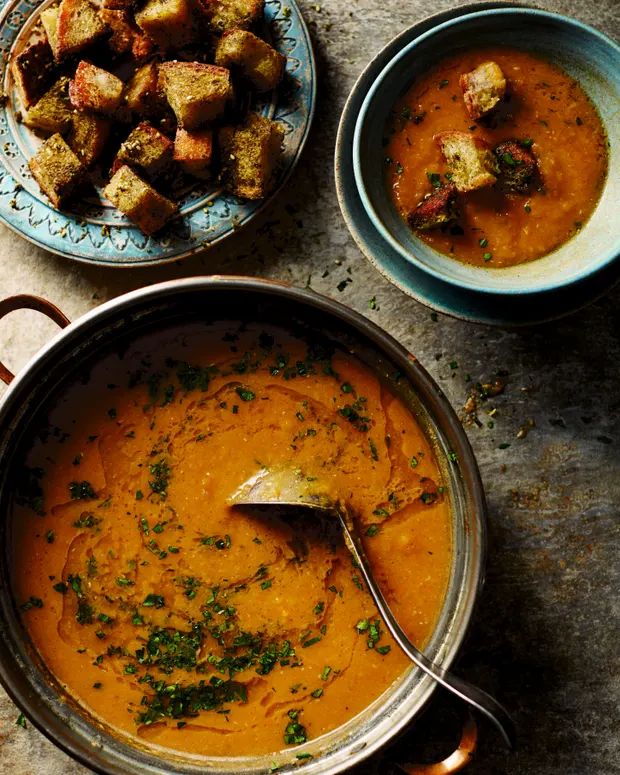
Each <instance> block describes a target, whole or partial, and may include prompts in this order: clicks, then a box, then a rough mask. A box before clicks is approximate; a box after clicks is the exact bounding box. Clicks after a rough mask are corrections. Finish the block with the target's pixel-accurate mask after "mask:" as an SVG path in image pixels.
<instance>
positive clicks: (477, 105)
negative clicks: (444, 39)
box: [459, 62, 506, 120]
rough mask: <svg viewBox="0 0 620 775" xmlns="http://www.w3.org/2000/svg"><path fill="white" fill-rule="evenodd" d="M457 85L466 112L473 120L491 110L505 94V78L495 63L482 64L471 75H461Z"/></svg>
mask: <svg viewBox="0 0 620 775" xmlns="http://www.w3.org/2000/svg"><path fill="white" fill-rule="evenodd" d="M459 84H460V87H461V89H462V91H463V100H464V102H465V107H466V108H467V112H468V113H469V115H470V117H471V118H473V119H474V120H477V119H479V118H481V117H482V116H484V115H485V114H487V113H488V112H489V111H490V110H493V108H494V107H495V106H496V105H497V103H498V102H499V101H500V100H501V99H503V98H504V95H505V94H506V78H505V77H504V73H503V72H502V69H501V67H500V66H499V65H498V64H497V63H496V62H483V63H482V64H481V65H478V67H477V68H476V69H475V70H472V71H471V73H463V74H462V75H461V76H460V78H459Z"/></svg>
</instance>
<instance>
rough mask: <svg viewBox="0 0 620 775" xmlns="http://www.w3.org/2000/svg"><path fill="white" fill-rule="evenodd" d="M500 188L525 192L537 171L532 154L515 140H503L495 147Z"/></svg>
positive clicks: (514, 191) (535, 161)
mask: <svg viewBox="0 0 620 775" xmlns="http://www.w3.org/2000/svg"><path fill="white" fill-rule="evenodd" d="M495 156H496V157H497V165H498V167H499V180H500V184H501V186H502V188H503V189H504V190H505V191H509V192H512V193H516V194H527V193H528V191H529V190H530V189H531V187H532V183H533V182H534V179H535V177H536V176H537V173H538V161H537V159H536V157H535V156H534V154H533V153H532V152H531V151H529V150H527V149H526V148H524V147H523V145H521V144H520V143H519V142H518V141H517V140H504V141H503V142H501V143H500V144H499V145H498V146H496V148H495Z"/></svg>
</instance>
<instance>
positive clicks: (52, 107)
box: [22, 75, 73, 134]
mask: <svg viewBox="0 0 620 775" xmlns="http://www.w3.org/2000/svg"><path fill="white" fill-rule="evenodd" d="M72 115H73V108H72V106H71V103H70V101H69V79H68V78H67V77H65V76H64V75H63V76H62V77H61V78H59V79H58V80H57V81H56V83H55V84H54V85H53V86H52V88H51V89H50V90H49V91H47V92H45V94H44V95H43V96H42V97H41V99H40V100H39V101H38V102H37V103H36V104H35V105H33V106H32V107H31V108H30V110H28V111H27V112H26V113H25V114H24V116H23V118H22V121H23V122H24V124H25V125H26V126H27V127H30V129H36V130H38V131H39V132H43V133H45V134H55V133H56V132H59V133H61V134H62V133H64V132H66V131H67V129H69V126H70V125H71V117H72Z"/></svg>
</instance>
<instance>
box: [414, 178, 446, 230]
mask: <svg viewBox="0 0 620 775" xmlns="http://www.w3.org/2000/svg"><path fill="white" fill-rule="evenodd" d="M455 200H456V186H455V185H453V184H452V183H447V184H446V185H445V186H439V188H436V189H435V190H434V191H433V192H432V194H429V195H428V196H426V197H424V199H423V200H422V201H421V202H420V204H419V205H418V206H417V207H416V209H415V210H413V211H412V212H411V213H409V216H408V219H407V220H408V221H409V225H410V226H411V228H412V229H420V230H421V231H426V230H427V229H435V228H437V227H438V226H443V224H445V223H450V221H453V220H454V219H455V218H456V212H455V209H454V202H455Z"/></svg>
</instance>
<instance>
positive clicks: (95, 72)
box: [69, 60, 123, 115]
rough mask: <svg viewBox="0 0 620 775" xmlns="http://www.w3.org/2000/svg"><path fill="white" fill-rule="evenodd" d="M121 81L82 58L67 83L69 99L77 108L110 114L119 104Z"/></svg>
mask: <svg viewBox="0 0 620 775" xmlns="http://www.w3.org/2000/svg"><path fill="white" fill-rule="evenodd" d="M122 96H123V82H122V81H121V79H120V78H117V77H116V76H115V75H112V73H108V71H107V70H102V68H100V67H96V66H95V65H91V63H90V62H85V61H84V60H82V61H81V62H80V63H79V65H78V66H77V69H76V71H75V75H74V76H73V80H72V81H71V83H70V84H69V99H70V100H71V104H72V105H73V107H74V108H77V109H78V110H93V111H95V113H104V114H107V115H112V114H114V113H115V112H116V110H117V109H118V106H119V105H120V104H121V98H122Z"/></svg>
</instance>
